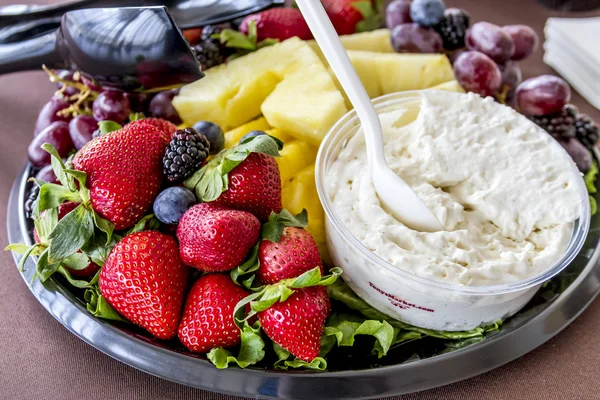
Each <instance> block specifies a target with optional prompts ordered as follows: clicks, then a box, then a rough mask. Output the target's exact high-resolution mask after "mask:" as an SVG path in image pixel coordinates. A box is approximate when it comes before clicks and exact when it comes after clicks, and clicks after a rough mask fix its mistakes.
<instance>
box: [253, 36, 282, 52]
mask: <svg viewBox="0 0 600 400" xmlns="http://www.w3.org/2000/svg"><path fill="white" fill-rule="evenodd" d="M279 42H280V40H279V39H273V38H267V39H265V40H263V41H262V42H258V45H257V46H256V47H257V49H262V48H263V47H269V46H273V45H274V44H277V43H279Z"/></svg>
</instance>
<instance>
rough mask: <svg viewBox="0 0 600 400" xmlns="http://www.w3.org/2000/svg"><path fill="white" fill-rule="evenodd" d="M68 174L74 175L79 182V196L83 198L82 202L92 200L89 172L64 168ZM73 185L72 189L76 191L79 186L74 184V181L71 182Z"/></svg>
mask: <svg viewBox="0 0 600 400" xmlns="http://www.w3.org/2000/svg"><path fill="white" fill-rule="evenodd" d="M64 172H65V173H66V174H67V176H72V177H73V178H75V179H76V180H77V181H78V182H79V189H78V190H79V197H80V198H81V202H82V203H87V202H89V201H90V189H88V188H87V174H86V173H85V172H83V171H77V170H75V169H70V168H67V169H65V170H64ZM71 183H72V184H73V187H72V188H71V191H76V190H77V188H76V187H75V185H74V182H71Z"/></svg>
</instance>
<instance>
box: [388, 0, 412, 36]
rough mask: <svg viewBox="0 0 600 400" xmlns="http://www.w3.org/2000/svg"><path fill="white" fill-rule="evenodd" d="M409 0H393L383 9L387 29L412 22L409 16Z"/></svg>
mask: <svg viewBox="0 0 600 400" xmlns="http://www.w3.org/2000/svg"><path fill="white" fill-rule="evenodd" d="M410 3H411V0H394V1H392V2H391V3H390V4H389V5H388V6H387V8H386V9H385V23H386V25H387V27H388V28H389V29H394V28H395V27H397V26H398V25H402V24H408V23H410V22H412V18H411V17H410Z"/></svg>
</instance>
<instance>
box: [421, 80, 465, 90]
mask: <svg viewBox="0 0 600 400" xmlns="http://www.w3.org/2000/svg"><path fill="white" fill-rule="evenodd" d="M429 89H432V90H445V91H448V92H458V93H466V92H465V89H463V87H462V86H460V83H458V81H456V80H454V81H449V82H444V83H440V84H439V85H435V86H432V87H430V88H429Z"/></svg>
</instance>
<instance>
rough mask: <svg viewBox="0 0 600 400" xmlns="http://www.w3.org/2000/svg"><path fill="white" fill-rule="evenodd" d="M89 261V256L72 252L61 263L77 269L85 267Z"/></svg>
mask: <svg viewBox="0 0 600 400" xmlns="http://www.w3.org/2000/svg"><path fill="white" fill-rule="evenodd" d="M89 263H90V259H89V257H88V256H87V255H85V254H83V253H74V254H71V255H70V256H69V257H66V258H64V259H63V260H62V265H64V266H65V267H68V268H70V269H73V270H77V271H81V270H82V269H85V268H86V267H87V266H88V265H89Z"/></svg>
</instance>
